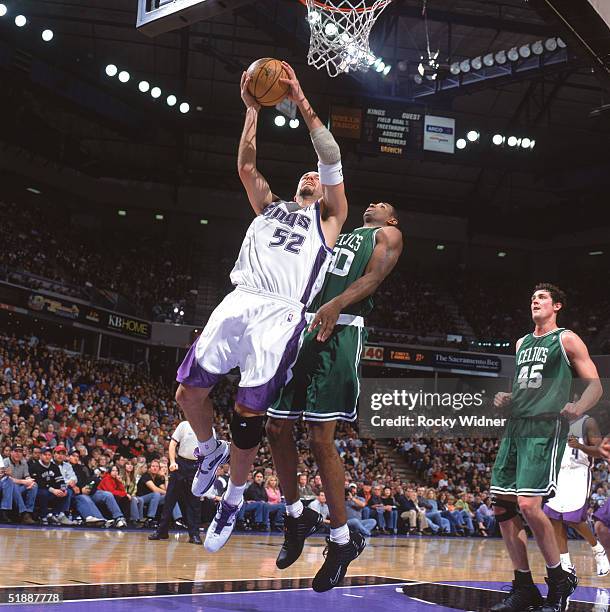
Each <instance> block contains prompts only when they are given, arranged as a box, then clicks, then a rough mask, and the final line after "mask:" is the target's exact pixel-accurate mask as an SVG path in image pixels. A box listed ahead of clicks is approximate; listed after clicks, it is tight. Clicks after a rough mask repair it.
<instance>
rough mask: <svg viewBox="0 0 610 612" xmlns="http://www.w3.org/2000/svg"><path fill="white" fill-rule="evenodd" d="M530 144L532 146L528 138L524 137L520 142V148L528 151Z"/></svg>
mask: <svg viewBox="0 0 610 612" xmlns="http://www.w3.org/2000/svg"><path fill="white" fill-rule="evenodd" d="M531 144H532V141H531V140H530V139H529V138H527V137H526V138H523V139H522V140H521V146H522V147H523V148H524V149H529V148H530V146H531Z"/></svg>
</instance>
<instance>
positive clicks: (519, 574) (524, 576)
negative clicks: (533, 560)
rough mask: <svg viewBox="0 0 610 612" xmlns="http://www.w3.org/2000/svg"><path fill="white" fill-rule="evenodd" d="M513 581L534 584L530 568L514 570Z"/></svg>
mask: <svg viewBox="0 0 610 612" xmlns="http://www.w3.org/2000/svg"><path fill="white" fill-rule="evenodd" d="M515 582H516V583H517V584H534V579H533V578H532V572H531V570H528V569H526V570H520V569H517V570H515Z"/></svg>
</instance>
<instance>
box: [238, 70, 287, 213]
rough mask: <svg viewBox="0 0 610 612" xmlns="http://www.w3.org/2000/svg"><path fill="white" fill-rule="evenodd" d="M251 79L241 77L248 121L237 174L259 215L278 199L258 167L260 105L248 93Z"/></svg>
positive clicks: (242, 138) (239, 153)
mask: <svg viewBox="0 0 610 612" xmlns="http://www.w3.org/2000/svg"><path fill="white" fill-rule="evenodd" d="M249 80H250V77H249V76H247V74H246V73H245V72H244V73H243V74H242V76H241V85H240V86H241V98H242V100H243V101H244V104H245V105H246V119H245V121H244V129H243V131H242V133H241V139H240V141H239V150H238V153H237V172H238V173H239V178H240V179H241V182H242V184H243V186H244V188H245V189H246V193H247V194H248V200H250V204H251V205H252V208H253V209H254V212H255V213H256V214H257V215H260V214H261V213H262V212H263V210H264V208H265V206H267V205H268V204H270V203H271V202H273V201H274V200H276V199H277V198H276V197H275V196H274V195H273V194H272V193H271V189H270V187H269V183H267V180H266V179H265V177H264V176H263V175H262V174H261V173H260V172H259V171H258V169H257V167H256V126H257V123H258V111H259V110H260V108H261V107H260V104H259V103H258V102H257V101H256V100H255V99H254V98H253V97H252V95H250V93H249V92H248V82H249Z"/></svg>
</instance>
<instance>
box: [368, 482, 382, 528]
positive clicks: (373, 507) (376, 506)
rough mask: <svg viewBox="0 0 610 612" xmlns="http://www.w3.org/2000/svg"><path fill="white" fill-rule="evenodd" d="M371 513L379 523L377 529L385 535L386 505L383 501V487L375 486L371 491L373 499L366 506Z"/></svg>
mask: <svg viewBox="0 0 610 612" xmlns="http://www.w3.org/2000/svg"><path fill="white" fill-rule="evenodd" d="M366 505H367V506H368V507H369V508H370V511H371V517H372V518H374V519H375V521H376V522H377V529H378V530H379V531H381V532H382V533H385V530H386V523H385V505H384V503H383V500H382V499H381V486H379V485H375V486H374V487H373V488H372V490H371V497H370V498H369V501H368V502H367V504H366Z"/></svg>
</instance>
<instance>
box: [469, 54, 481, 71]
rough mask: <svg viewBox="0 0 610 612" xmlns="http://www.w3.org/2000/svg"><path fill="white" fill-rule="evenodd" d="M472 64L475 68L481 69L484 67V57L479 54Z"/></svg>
mask: <svg viewBox="0 0 610 612" xmlns="http://www.w3.org/2000/svg"><path fill="white" fill-rule="evenodd" d="M470 64H471V65H472V68H473V69H474V70H481V68H483V59H482V58H481V56H480V55H477V56H476V57H475V58H473V59H472V61H471V62H470Z"/></svg>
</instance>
